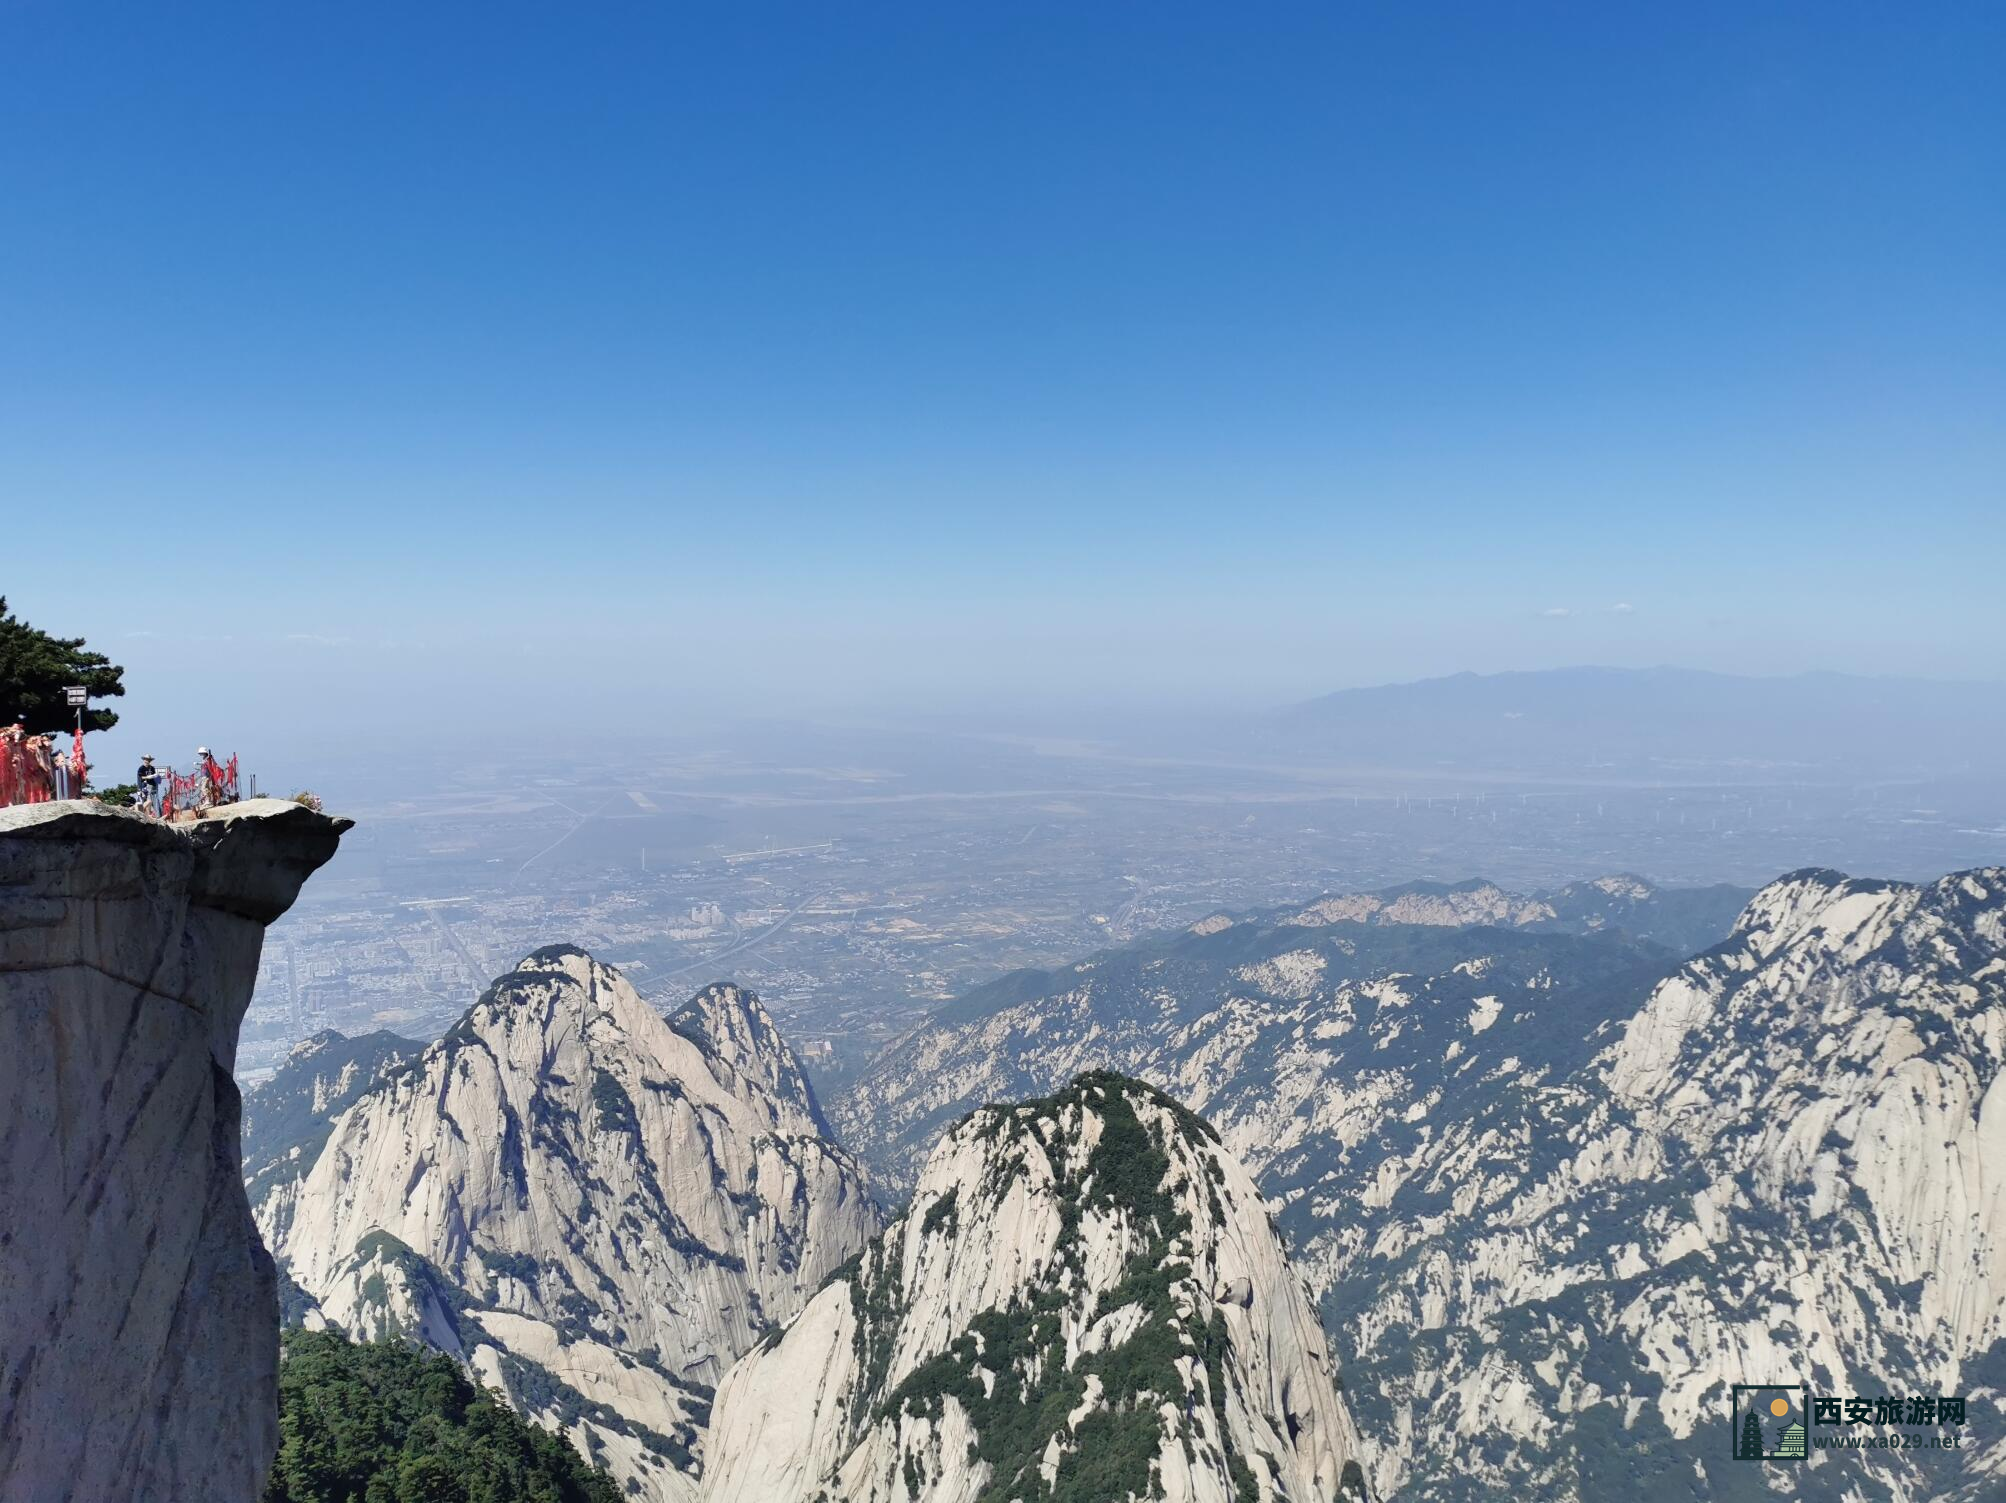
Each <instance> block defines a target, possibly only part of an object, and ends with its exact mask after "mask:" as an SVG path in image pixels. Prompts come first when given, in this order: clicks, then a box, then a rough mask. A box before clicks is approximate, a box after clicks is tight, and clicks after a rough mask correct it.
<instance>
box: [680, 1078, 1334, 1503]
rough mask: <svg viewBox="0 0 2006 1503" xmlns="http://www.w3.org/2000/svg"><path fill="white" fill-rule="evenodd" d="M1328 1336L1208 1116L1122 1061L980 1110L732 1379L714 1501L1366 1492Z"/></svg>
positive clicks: (1210, 1500)
mask: <svg viewBox="0 0 2006 1503" xmlns="http://www.w3.org/2000/svg"><path fill="white" fill-rule="evenodd" d="M1358 1454H1359V1446H1358V1439H1357V1435H1356V1433H1355V1431H1354V1429H1353V1426H1352V1422H1351V1418H1350V1416H1349V1414H1348V1413H1347V1412H1346V1409H1345V1404H1344V1400H1343V1398H1342V1397H1341V1396H1340V1395H1339V1393H1338V1390H1337V1387H1336V1380H1335V1377H1334V1374H1333V1372H1332V1368H1331V1363H1330V1357H1329V1343H1328V1342H1327V1341H1326V1339H1325V1337H1324V1334H1323V1332H1322V1330H1321V1329H1320V1327H1319V1326H1318V1323H1317V1316H1316V1312H1315V1309H1314V1307H1313V1306H1312V1305H1311V1303H1310V1301H1309V1298H1308V1296H1307V1295H1306V1294H1305V1292H1304V1290H1303V1287H1302V1285H1301V1283H1300V1281H1299V1280H1298V1279H1297V1277H1296V1276H1295V1274H1294V1272H1293V1271H1292V1270H1291V1269H1290V1267H1289V1265H1288V1260H1287V1258H1286V1256H1285V1255H1284V1252H1283V1249H1282V1243H1281V1238H1280V1236H1279V1235H1278V1234H1277V1233H1276V1230H1275V1228H1274V1225H1273V1223H1272V1220H1271V1218H1270V1216H1269V1213H1268V1208H1267V1204H1266V1202H1265V1201H1264V1200H1263V1199H1262V1198H1261V1195H1260V1193H1259V1191H1257V1190H1256V1189H1255V1188H1254V1184H1253V1181H1252V1180H1251V1179H1249V1178H1248V1176H1247V1172H1246V1170H1245V1169H1243V1168H1242V1167H1241V1166H1240V1164H1239V1162H1238V1161H1237V1160H1236V1159H1235V1158H1234V1157H1233V1155H1232V1154H1230V1153H1228V1152H1227V1151H1226V1150H1225V1149H1224V1147H1223V1146H1222V1145H1221V1143H1220V1141H1219V1137H1218V1134H1216V1133H1215V1132H1214V1131H1213V1130H1212V1129H1211V1127H1210V1126H1208V1125H1207V1124H1206V1123H1205V1122H1203V1121H1202V1120H1200V1119H1199V1118H1198V1117H1196V1116H1193V1115H1192V1114H1191V1113H1190V1112H1188V1111H1186V1110H1185V1109H1184V1108H1183V1107H1181V1106H1179V1105H1178V1104H1177V1103H1176V1102H1174V1101H1172V1100H1171V1099H1170V1098H1169V1097H1167V1096H1165V1095H1164V1094H1163V1093H1162V1092H1160V1091H1157V1090H1155V1089H1153V1088H1152V1087H1149V1086H1146V1085H1144V1084H1142V1083H1141V1082H1140V1081H1135V1080H1130V1079H1127V1078H1125V1077H1122V1076H1119V1075H1114V1074H1109V1073H1106V1072H1099V1073H1093V1074H1088V1075H1083V1076H1081V1077H1080V1078H1079V1079H1078V1080H1076V1081H1074V1082H1073V1083H1072V1084H1071V1085H1070V1086H1068V1087H1066V1088H1065V1089H1064V1090H1061V1091H1059V1092H1058V1093H1057V1094H1055V1095H1053V1096H1050V1097H1046V1098H1044V1099H1042V1100H1038V1101H1032V1102H1026V1103H1023V1104H1020V1105H1016V1106H992V1107H984V1108H983V1109H982V1110H980V1111H978V1112H976V1113H974V1114H973V1115H972V1116H970V1117H969V1118H968V1119H967V1120H965V1121H964V1122H962V1123H961V1124H960V1125H959V1126H957V1127H956V1128H954V1129H953V1130H952V1131H951V1132H949V1133H948V1134H947V1135H946V1136H945V1137H944V1138H943V1139H942V1140H941V1141H940V1143H939V1144H938V1145H937V1146H936V1147H935V1148H934V1150H933V1152H932V1154H931V1155H930V1156H929V1157H928V1159H927V1163H926V1168H925V1170H924V1172H923V1173H922V1174H921V1175H920V1178H919V1184H918V1188H917V1190H916V1191H915V1193H914V1196H913V1200H912V1204H911V1205H910V1206H909V1207H908V1208H907V1210H906V1212H905V1214H904V1215H903V1216H901V1217H900V1218H899V1219H898V1220H897V1221H895V1222H893V1223H892V1225H891V1226H890V1228H889V1229H888V1230H887V1231H886V1232H885V1233H884V1235H883V1236H882V1237H881V1238H880V1239H878V1240H877V1241H875V1242H873V1243H872V1244H871V1245H870V1246H869V1247H868V1248H867V1249H866V1250H865V1251H864V1253H863V1255H862V1256H861V1257H860V1258H859V1259H858V1260H857V1262H856V1263H855V1264H854V1265H853V1266H851V1267H849V1268H847V1269H845V1270H844V1271H843V1272H842V1273H841V1274H840V1275H839V1276H838V1277H837V1278H835V1279H834V1280H832V1281H831V1282H830V1284H829V1285H828V1286H827V1287H826V1288H824V1289H823V1290H822V1291H821V1293H819V1294H818V1295H816V1296H815V1298H814V1300H813V1301H812V1302H811V1303H810V1304H809V1305H808V1306H807V1308H806V1309H804V1310H803V1311H802V1312H801V1314H800V1315H799V1316H798V1317H797V1318H796V1319H795V1320H794V1321H793V1323H792V1324H790V1325H789V1326H788V1327H787V1328H786V1329H785V1331H784V1332H782V1333H780V1334H779V1335H778V1338H777V1340H775V1341H773V1342H772V1343H770V1344H765V1345H762V1346H761V1347H760V1348H759V1349H757V1350H756V1351H754V1352H753V1353H751V1354H750V1355H748V1356H747V1357H745V1358H744V1359H742V1360H741V1361H740V1362H739V1363H738V1365H737V1366H736V1367H734V1368H733V1369H732V1370H731V1372H730V1374H729V1375H728V1376H727V1377H726V1379H725V1382H724V1385H723V1387H722V1388H721V1389H720V1391H719V1394H718V1403H717V1413H716V1417H715V1420H714V1423H713V1426H712V1432H711V1452H710V1463H709V1465H708V1467H707V1468H706V1470H705V1472H704V1478H703V1493H702V1497H703V1498H704V1499H705V1500H706V1503H825V1500H827V1503H909V1500H913V1499H925V1500H928V1503H977V1500H980V1499H989V1498H1022V1499H1033V1498H1051V1499H1065V1500H1089V1499H1091V1500H1096V1503H1098V1500H1103V1499H1120V1498H1150V1499H1161V1500H1166V1503H1227V1500H1229V1499H1241V1500H1248V1503H1334V1500H1337V1499H1358V1498H1362V1497H1363V1496H1364V1476H1363V1469H1362V1467H1361V1466H1360V1464H1359V1461H1358V1459H1357V1458H1358Z"/></svg>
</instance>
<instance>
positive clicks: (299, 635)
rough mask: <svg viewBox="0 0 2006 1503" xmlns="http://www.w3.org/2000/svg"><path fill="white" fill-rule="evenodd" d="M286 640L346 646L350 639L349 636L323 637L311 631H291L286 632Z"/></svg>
mask: <svg viewBox="0 0 2006 1503" xmlns="http://www.w3.org/2000/svg"><path fill="white" fill-rule="evenodd" d="M286 640H287V641H288V642H310V643H312V644H313V645H314V646H315V647H346V646H347V645H348V643H349V640H350V639H349V638H347V637H323V636H321V635H319V634H318V633H316V632H310V631H291V632H287V633H286Z"/></svg>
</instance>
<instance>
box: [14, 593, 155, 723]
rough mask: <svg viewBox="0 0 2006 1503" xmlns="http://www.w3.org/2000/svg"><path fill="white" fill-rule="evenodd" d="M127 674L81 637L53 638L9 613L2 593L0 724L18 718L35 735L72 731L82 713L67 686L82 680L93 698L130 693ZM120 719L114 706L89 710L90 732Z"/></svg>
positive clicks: (105, 697) (86, 717)
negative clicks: (66, 692)
mask: <svg viewBox="0 0 2006 1503" xmlns="http://www.w3.org/2000/svg"><path fill="white" fill-rule="evenodd" d="M124 673H125V670H124V669H123V668H121V667H119V666H118V665H117V664H116V663H114V662H113V661H112V660H111V659H110V658H108V657H106V656H105V655H104V654H103V653H101V652H92V651H90V650H89V649H88V648H86V647H85V646H84V639H83V638H82V637H52V636H50V635H49V634H48V633H47V632H45V631H37V630H35V628H34V627H32V626H30V625H29V624H28V623H27V622H25V621H23V620H21V619H20V618H19V617H18V616H13V615H10V614H9V613H8V610H7V598H6V596H4V595H0V724H7V725H11V724H13V723H14V720H15V719H16V718H17V717H18V718H19V719H21V720H23V721H25V722H26V723H27V727H28V734H29V735H31V736H39V735H43V734H45V733H47V732H50V731H67V730H69V729H70V728H71V727H73V726H74V725H75V724H76V723H77V712H76V711H75V710H73V709H71V708H70V706H69V703H68V701H67V700H65V698H64V696H63V691H64V690H65V689H67V688H69V687H70V686H71V685H72V684H82V685H83V686H84V687H85V688H86V689H88V690H90V692H91V698H93V699H109V698H114V697H116V696H118V695H121V694H123V693H125V684H124V682H123V678H122V676H123V674H124ZM117 723H118V716H117V714H116V713H114V712H113V711H111V710H88V711H86V712H85V713H84V729H85V730H87V731H108V730H110V729H111V728H112V727H113V726H114V725H116V724H117Z"/></svg>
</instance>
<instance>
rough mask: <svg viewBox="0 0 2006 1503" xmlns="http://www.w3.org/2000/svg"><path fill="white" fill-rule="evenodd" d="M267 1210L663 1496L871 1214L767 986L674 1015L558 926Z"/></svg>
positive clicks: (346, 1310)
mask: <svg viewBox="0 0 2006 1503" xmlns="http://www.w3.org/2000/svg"><path fill="white" fill-rule="evenodd" d="M260 1216H261V1219H262V1221H263V1224H264V1226H265V1230H266V1233H267V1235H268V1237H269V1238H270V1240H271V1244H272V1247H273V1250H274V1252H275V1253H277V1254H278V1256H279V1258H280V1261H281V1263H282V1264H283V1265H284V1266H285V1268H286V1270H287V1271H288V1272H289V1274H290V1275H291V1277H292V1278H293V1279H294V1280H295V1281H296V1282H297V1284H298V1285H299V1286H300V1288H301V1290H302V1291H304V1294H305V1296H306V1297H308V1298H310V1299H311V1300H312V1301H314V1302H316V1303H317V1305H318V1307H319V1310H320V1312H321V1313H322V1314H323V1315H324V1317H325V1318H326V1319H328V1320H330V1321H332V1322H334V1323H336V1324H338V1325H340V1326H341V1327H343V1328H344V1329H346V1330H347V1331H349V1332H350V1333H351V1334H353V1335H356V1336H358V1337H370V1336H377V1335H386V1334H392V1333H397V1334H402V1335H405V1336H409V1337H414V1338H417V1339H420V1340H423V1341H426V1342H428V1343H430V1344H431V1345H434V1346H437V1347H439V1348H441V1349H442V1350H445V1351H449V1352H452V1353H454V1354H455V1355H457V1356H459V1357H460V1358H461V1359H462V1360H464V1361H465V1362H466V1363H467V1364H468V1365H469V1366H470V1367H471V1368H472V1369H473V1370H474V1371H475V1372H476V1373H477V1374H478V1375H479V1376H481V1377H482V1378H483V1379H484V1380H486V1381H487V1382H489V1383H491V1384H493V1385H494V1386H496V1387H498V1388H501V1389H503V1390H504V1391H505V1392H507V1393H508V1395H509V1396H510V1398H511V1400H512V1401H513V1402H514V1403H515V1404H516V1406H517V1407H518V1408H519V1409H521V1410H522V1411H524V1412H525V1413H527V1414H529V1415H531V1416H532V1417H534V1418H537V1419H539V1420H541V1421H542V1422H544V1423H546V1424H548V1425H550V1426H551V1427H552V1428H555V1429H558V1430H561V1431H563V1432H564V1433H565V1434H566V1435H568V1436H569V1437H570V1438H571V1439H572V1441H573V1442H574V1443H575V1444H576V1445H578V1447H579V1448H580V1449H581V1450H583V1451H585V1452H586V1453H587V1454H588V1455H590V1456H591V1457H593V1459H595V1460H597V1461H599V1462H601V1463H602V1464H604V1465H606V1466H607V1467H608V1468H609V1469H610V1470H611V1471H613V1473H614V1474H615V1475H616V1476H617V1477H619V1478H620V1479H621V1481H622V1483H623V1484H624V1485H628V1486H629V1487H630V1490H632V1491H635V1492H638V1493H640V1494H642V1495H644V1496H648V1497H653V1498H659V1499H680V1498H686V1497H689V1496H690V1495H691V1494H692V1492H693V1490H694V1486H695V1482H694V1476H695V1473H696V1471H697V1470H698V1468H699V1467H700V1465H701V1461H702V1457H703V1454H704V1450H705V1445H704V1433H705V1428H706V1425H707V1421H708V1418H709V1412H710V1400H711V1396H712V1389H713V1386H714V1385H715V1384H716V1383H717V1381H718V1380H719V1378H721V1377H722V1376H723V1374H724V1371H725V1369H726V1368H727V1367H728V1366H729V1365H730V1364H731V1362H732V1361H733V1360H734V1359H735V1358H736V1357H737V1356H738V1355H739V1354H740V1353H741V1352H743V1351H745V1350H746V1349H747V1348H748V1347H750V1346H751V1345H752V1344H753V1343H754V1342H755V1341H757V1340H758V1339H759V1338H760V1337H761V1336H762V1335H763V1334H764V1333H766V1332H767V1331H768V1330H769V1329H771V1328H772V1326H773V1325H774V1324H775V1323H776V1322H778V1321H781V1320H784V1319H786V1318H787V1317H788V1316H790V1315H792V1314H793V1313H794V1312H795V1311H796V1310H798V1309H799V1308H800V1307H801V1305H802V1304H803V1303H804V1302H805V1301H806V1300H807V1298H808V1296H809V1295H810V1294H811V1293H813V1291H814V1290H815V1289H816V1288H817V1287H818V1286H819V1285H820V1284H821V1283H822V1282H823V1281H824V1280H825V1279H826V1278H827V1277H828V1276H829V1274H830V1273H831V1272H832V1271H833V1270H834V1269H835V1268H837V1267H838V1266H839V1265H840V1264H842V1263H843V1262H844V1261H845V1260H846V1259H848V1258H849V1257H850V1256H852V1255H853V1254H854V1253H855V1252H856V1251H857V1250H858V1249H859V1248H860V1247H861V1246H862V1245H863V1243H864V1241H865V1240H866V1239H867V1238H868V1237H869V1236H870V1235H871V1234H872V1233H873V1232H875V1231H876V1230H877V1229H878V1226H879V1225H880V1217H879V1214H878V1211H877V1209H876V1207H875V1206H874V1205H873V1203H872V1202H871V1200H870V1198H869V1196H868V1195H867V1193H866V1191H865V1186H864V1179H863V1176H862V1173H861V1171H860V1170H859V1169H858V1168H857V1166H856V1165H855V1163H854V1162H853V1161H852V1160H851V1159H850V1158H849V1157H848V1155H846V1154H845V1153H844V1152H843V1151H842V1150H841V1149H840V1148H838V1147H837V1146H836V1144H835V1143H834V1142H833V1141H832V1140H831V1139H829V1138H828V1137H827V1136H826V1135H825V1134H824V1132H823V1130H822V1125H821V1114H820V1110H819V1108H817V1106H816V1105H815V1099H814V1095H813V1093H812V1092H811V1091H810V1089H809V1087H808V1084H807V1081H806V1079H805V1077H804V1076H803V1075H802V1073H801V1069H800V1065H799V1063H798V1061H796V1060H795V1058H794V1055H793V1053H792V1051H791V1050H789V1049H788V1048H787V1045H786V1044H785V1042H784V1041H783V1040H782V1039H781V1037H780V1035H779V1033H778V1031H777V1030H776V1029H775V1028H774V1026H773V1023H772V1020H771V1018H769V1017H768V1016H767V1013H766V1010H765V1009H764V1008H763V1007H762V1006H760V1004H759V1002H758V999H757V998H755V997H753V996H752V995H751V994H750V993H747V992H741V991H740V990H738V989H737V988H735V987H731V986H714V987H710V988H707V989H706V990H705V991H703V992H702V993H700V994H699V995H698V996H697V997H696V998H695V999H694V1000H692V1001H691V1002H690V1003H689V1004H688V1005H687V1006H686V1007H685V1008H683V1009H682V1010H681V1011H680V1012H678V1013H676V1014H675V1015H674V1016H673V1017H671V1018H669V1019H666V1020H665V1019H663V1018H662V1017H661V1016H659V1015H658V1014H656V1013H655V1012H654V1011H653V1009H651V1008H650V1007H649V1006H648V1005H647V1004H646V1003H645V1002H644V1001H642V999H641V998H640V997H639V996H637V995H636V993H635V992H634V989H633V988H632V987H631V986H630V985H629V984H628V983H627V981H626V979H625V978H624V977H622V976H621V975H620V974H619V973H618V972H617V971H614V970H612V969H610V968H608V967H606V966H603V965H600V964H599V963H598V962H596V961H594V960H593V959H592V958H591V957H590V956H588V955H587V954H585V953H584V952H583V951H581V950H577V949H574V948H571V947H569V946H552V947H550V948H548V949H544V950H540V951H538V952H537V953H536V954H534V955H532V956H530V957H529V958H528V959H527V960H525V961H523V962H522V964H521V965H520V966H518V967H517V968H516V970H514V971H513V972H511V973H510V974H508V975H506V976H503V977H502V978H500V979H499V980H498V981H496V982H495V983H494V985H493V986H492V987H490V988H489V990H488V991H487V992H486V994H484V995H483V996H482V997H481V999H480V1000H479V1001H478V1002H476V1003H475V1004H474V1006H473V1007H472V1008H470V1009H469V1010H468V1012H467V1013H466V1015H465V1016H464V1017H463V1018H461V1019H460V1021H459V1022H458V1023H457V1024H455V1025H454V1027H453V1028H452V1029H451V1031H450V1032H448V1033H447V1034H446V1036H445V1037H444V1038H443V1039H441V1040H440V1041H439V1042H438V1043H436V1044H433V1045H432V1046H430V1047H429V1048H427V1049H426V1050H424V1051H423V1052H422V1053H421V1054H418V1055H416V1056H414V1057H411V1058H409V1059H407V1060H404V1061H403V1062H402V1063H401V1064H391V1065H389V1066H387V1067H386V1068H385V1069H384V1070H383V1073H381V1074H380V1075H379V1076H377V1078H376V1079H375V1080H374V1081H373V1083H371V1084H369V1085H368V1086H367V1088H366V1089H364V1090H363V1091H362V1092H361V1094H360V1095H358V1096H357V1097H356V1098H355V1099H354V1101H353V1103H352V1104H351V1105H349V1107H348V1108H347V1110H346V1111H345V1112H343V1113H342V1115H341V1116H340V1117H339V1118H338V1119H337V1120H335V1121H334V1123H333V1124H332V1126H331V1128H330V1130H329V1131H328V1134H327V1139H326V1143H325V1145H324V1146H323V1147H322V1148H321V1150H320V1153H319V1156H318V1157H317V1158H316V1159H315V1160H314V1162H313V1164H312V1166H311V1167H310V1168H309V1169H307V1170H306V1172H305V1174H304V1177H303V1178H302V1179H301V1181H300V1182H299V1184H298V1187H297V1190H296V1191H291V1190H287V1189H285V1188H284V1186H283V1185H281V1186H277V1187H275V1189H274V1192H273V1193H272V1194H271V1195H269V1196H268V1197H267V1199H265V1200H264V1201H263V1202H261V1204H260Z"/></svg>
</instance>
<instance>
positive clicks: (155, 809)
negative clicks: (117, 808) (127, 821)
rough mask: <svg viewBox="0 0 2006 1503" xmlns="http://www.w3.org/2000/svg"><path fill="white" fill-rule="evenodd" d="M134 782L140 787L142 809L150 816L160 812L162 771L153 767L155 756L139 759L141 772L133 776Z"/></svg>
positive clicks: (149, 755)
mask: <svg viewBox="0 0 2006 1503" xmlns="http://www.w3.org/2000/svg"><path fill="white" fill-rule="evenodd" d="M132 780H133V782H134V783H136V784H138V785H139V802H140V807H141V808H143V809H145V810H146V811H147V812H148V813H149V814H158V813H159V812H160V769H159V768H157V767H155V766H154V765H153V755H152V753H150V752H149V753H148V754H147V755H145V756H143V757H141V758H140V759H139V771H138V772H136V773H134V774H133V778H132Z"/></svg>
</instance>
